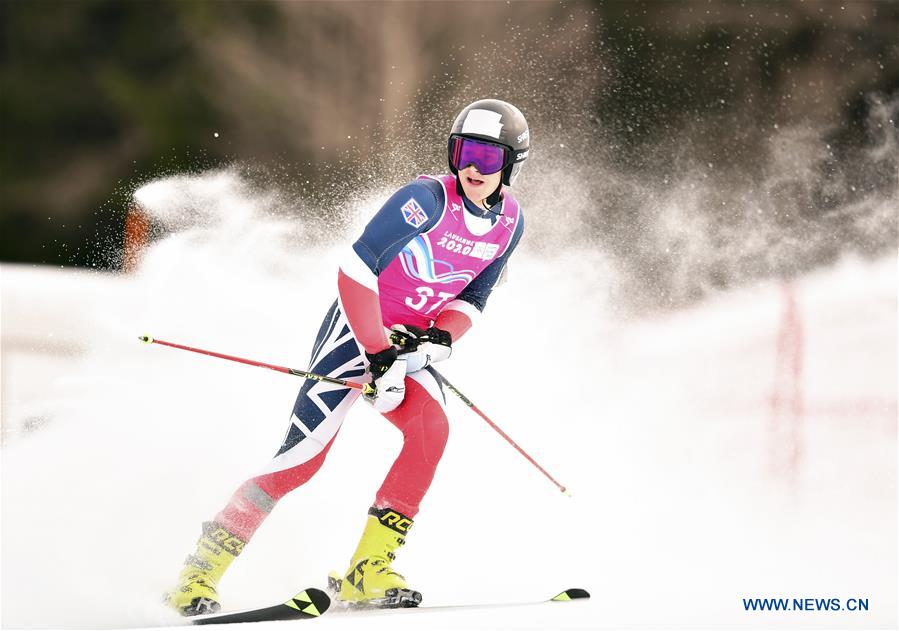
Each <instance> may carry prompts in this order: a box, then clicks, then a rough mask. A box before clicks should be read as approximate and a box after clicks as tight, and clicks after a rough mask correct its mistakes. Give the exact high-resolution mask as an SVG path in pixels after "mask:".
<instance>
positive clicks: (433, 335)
mask: <svg viewBox="0 0 899 631" xmlns="http://www.w3.org/2000/svg"><path fill="white" fill-rule="evenodd" d="M392 330H393V333H392V334H391V336H390V341H391V342H393V343H394V344H396V345H397V346H399V347H400V349H401V350H402V351H403V352H404V353H411V352H413V351H416V350H418V346H419V345H420V344H423V343H425V342H430V343H431V344H437V345H439V346H446V347H447V348H449V347H451V346H452V345H453V336H452V335H450V333H449V331H444V330H443V329H438V328H437V327H435V326H432V327H430V328H427V329H420V328H419V327H417V326H413V325H411V324H395V325H393V328H392Z"/></svg>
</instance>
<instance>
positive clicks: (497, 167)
mask: <svg viewBox="0 0 899 631" xmlns="http://www.w3.org/2000/svg"><path fill="white" fill-rule="evenodd" d="M450 156H451V157H452V165H453V166H454V167H455V168H456V169H458V170H460V171H461V170H462V169H464V168H465V167H467V166H468V165H469V164H473V165H474V166H475V168H476V169H477V170H478V173H480V174H482V175H490V174H491V173H496V172H498V171H502V170H503V168H504V167H505V166H506V163H507V162H508V159H509V151H508V149H506V148H505V147H503V146H502V145H495V144H493V143H491V142H484V141H482V140H474V139H473V138H465V137H463V136H452V137H451V138H450Z"/></svg>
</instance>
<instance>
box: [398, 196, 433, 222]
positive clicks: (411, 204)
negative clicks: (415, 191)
mask: <svg viewBox="0 0 899 631" xmlns="http://www.w3.org/2000/svg"><path fill="white" fill-rule="evenodd" d="M400 210H402V211H403V219H404V220H405V221H406V223H407V224H409V225H410V226H412V227H413V228H418V227H419V226H421V224H423V223H424V222H426V221H427V220H428V216H427V215H426V214H425V210H424V208H422V207H421V206H420V205H419V204H418V202H417V201H415V198H414V197H413V198H412V199H410V200H409V201H408V202H406V203H405V204H403V205H402V207H401V208H400Z"/></svg>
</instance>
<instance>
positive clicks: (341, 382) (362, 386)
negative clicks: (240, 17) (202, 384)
mask: <svg viewBox="0 0 899 631" xmlns="http://www.w3.org/2000/svg"><path fill="white" fill-rule="evenodd" d="M137 339H139V340H140V341H141V342H146V343H147V344H162V345H163V346H170V347H172V348H178V349H181V350H182V351H190V352H191V353H200V354H201V355H209V356H210V357H218V358H219V359H227V360H228V361H232V362H238V363H241V364H247V365H249V366H258V367H259V368H268V369H269V370H277V371H278V372H284V373H287V374H288V375H295V376H297V377H302V378H303V379H314V380H315V381H324V382H326V383H333V384H335V385H338V386H346V387H348V388H355V389H356V390H362V394H373V393H374V389H373V388H372V386H371V384H368V383H356V382H354V381H346V380H345V379H336V378H334V377H327V376H325V375H317V374H315V373H314V372H308V371H306V370H299V369H297V368H287V367H286V366H276V365H275V364H266V363H265V362H257V361H255V360H252V359H244V358H243V357H235V356H234V355H225V354H223V353H216V352H214V351H207V350H203V349H202V348H193V347H191V346H183V345H181V344H175V343H174V342H166V341H165V340H157V339H154V338H152V337H150V336H149V335H140V336H138V338H137Z"/></svg>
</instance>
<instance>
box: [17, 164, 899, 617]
mask: <svg viewBox="0 0 899 631" xmlns="http://www.w3.org/2000/svg"><path fill="white" fill-rule="evenodd" d="M193 183H194V184H197V185H196V186H194V185H192V180H191V179H190V178H187V179H184V178H182V179H180V180H177V181H176V180H166V181H164V182H162V183H159V182H157V183H155V184H154V186H155V187H156V188H149V189H144V190H142V191H139V192H138V198H139V199H140V197H141V194H143V196H144V198H143V203H144V204H145V206H146V207H147V208H148V209H149V210H150V211H151V212H156V211H159V212H158V215H157V216H160V217H161V216H163V215H165V216H166V217H167V218H171V217H173V216H175V215H177V216H178V217H180V218H181V219H182V220H183V221H179V222H175V223H177V229H176V230H173V231H172V232H171V233H170V234H169V235H168V236H167V237H166V238H164V239H162V240H160V241H157V242H155V243H154V244H153V245H152V246H151V247H150V248H149V249H148V251H147V252H146V254H145V256H144V259H143V263H142V265H141V266H140V268H139V269H138V270H137V271H136V272H135V273H134V274H132V275H130V276H124V275H108V274H97V273H95V274H90V273H86V272H79V271H71V270H51V269H43V268H35V267H23V266H15V265H3V267H2V272H0V275H2V308H3V311H2V324H3V339H2V343H3V436H4V442H3V448H2V474H3V478H2V511H3V514H2V601H0V602H2V623H3V626H4V627H7V628H53V627H65V628H113V627H153V626H174V625H177V624H179V623H181V620H180V619H178V618H177V616H175V615H174V614H172V613H170V612H168V611H167V610H166V609H165V608H164V607H162V606H161V605H160V604H158V603H159V597H160V595H161V594H162V592H163V591H164V590H165V589H166V588H168V587H169V586H171V584H172V582H173V581H174V579H175V577H176V575H177V573H178V570H179V568H180V565H181V562H182V561H183V559H184V557H185V556H186V554H187V553H188V552H189V551H190V550H191V549H192V546H193V543H194V541H195V540H196V537H197V536H198V534H199V529H200V523H201V522H202V521H203V520H206V519H209V518H210V517H212V515H214V513H215V512H216V511H217V510H218V509H219V508H221V506H222V505H223V504H224V503H225V502H226V501H227V499H228V498H229V496H230V494H231V493H232V491H233V490H234V489H235V488H236V487H237V485H238V484H239V483H240V482H242V481H243V480H244V479H245V478H246V477H248V476H250V475H252V474H253V473H254V472H255V471H256V470H258V469H260V468H261V467H262V466H263V465H264V464H265V463H266V462H267V461H268V459H269V458H270V457H271V456H272V455H273V454H274V452H275V450H276V449H277V447H278V445H279V444H280V442H281V438H282V436H283V433H284V431H285V430H286V428H287V424H288V418H289V415H290V410H291V406H292V404H293V400H294V397H295V394H296V390H297V388H298V387H299V385H300V384H299V381H298V380H297V379H296V378H293V377H289V376H286V375H282V374H277V373H274V372H270V371H266V370H259V369H253V368H250V367H245V366H240V365H237V364H233V363H229V362H225V361H221V360H216V359H210V358H206V357H201V356H198V355H193V354H190V353H184V352H181V351H176V350H172V349H166V348H163V347H148V346H146V345H144V344H141V343H139V342H138V340H137V336H138V335H141V334H145V333H148V334H151V335H153V336H155V337H158V338H160V339H166V340H171V341H175V342H181V343H185V344H188V345H193V346H199V347H204V348H210V349H214V350H218V351H220V352H225V353H229V354H234V355H241V356H246V357H252V358H256V359H259V360H261V361H268V362H271V363H276V364H282V365H288V366H294V367H298V368H305V367H306V362H307V360H308V353H309V351H310V348H311V344H312V341H313V338H314V335H315V332H316V331H317V328H318V324H319V321H320V319H321V317H322V315H323V313H324V311H325V309H327V307H328V306H329V305H330V303H331V301H332V300H333V297H334V277H335V270H336V264H337V261H338V259H339V256H340V253H341V248H342V247H345V244H341V243H340V242H339V240H335V239H330V240H329V239H322V238H320V234H319V233H318V232H316V230H315V227H314V226H309V225H303V224H302V223H300V222H297V221H293V220H291V221H288V220H287V219H285V218H284V217H279V216H277V215H276V214H272V213H269V212H267V208H268V206H266V204H268V203H269V202H270V201H271V200H268V201H266V202H265V203H264V204H263V203H261V202H260V201H259V198H258V197H256V196H254V193H253V191H251V190H246V189H245V188H243V187H241V186H239V185H238V184H237V183H236V181H235V180H234V178H233V177H231V176H227V175H224V176H219V179H215V178H213V177H210V176H206V177H201V178H196V179H194V180H193ZM185 187H186V188H185ZM185 200H188V201H185ZM376 201H377V199H375V200H360V203H359V210H358V215H357V217H356V224H355V225H354V227H353V229H352V230H351V231H350V234H351V235H354V234H356V231H357V230H358V228H359V227H360V226H361V225H362V222H363V221H364V218H365V217H366V216H367V214H369V213H370V212H371V211H372V210H373V207H374V204H375V203H376ZM197 208H203V209H204V214H203V215H202V220H201V221H190V218H192V217H193V218H195V217H197V216H198V215H197V210H196V209H197ZM163 211H164V212H163ZM166 213H168V214H166ZM169 225H173V224H171V223H170V224H169ZM510 271H511V273H510V281H509V282H508V283H507V284H506V285H505V286H504V287H503V288H502V289H501V290H498V291H497V292H496V293H495V295H494V297H493V298H492V299H491V303H490V305H489V307H488V310H487V312H486V314H485V317H484V319H483V320H482V322H481V323H480V324H479V326H478V327H477V328H475V329H473V330H472V331H471V333H470V334H469V335H467V336H466V337H465V339H464V340H462V341H461V342H460V343H459V344H458V347H457V351H456V353H455V354H454V356H453V358H452V359H451V360H449V361H448V362H446V364H445V365H444V366H442V367H441V369H442V371H443V372H444V374H445V375H446V376H447V377H448V378H449V379H450V380H451V381H452V382H453V383H454V384H456V385H457V386H458V387H459V388H460V389H461V390H462V391H463V392H464V393H465V394H466V395H467V396H468V397H469V398H471V399H472V400H473V401H474V402H475V403H476V404H477V405H478V406H479V407H481V408H482V409H483V410H484V411H485V412H486V413H487V414H489V415H490V416H491V417H492V418H494V420H495V421H496V422H497V423H498V424H499V425H500V426H501V427H503V428H504V429H505V430H506V431H507V432H508V433H509V434H511V435H512V437H513V438H515V439H516V440H517V441H518V442H519V444H521V445H522V446H523V447H524V448H525V449H526V450H528V451H530V452H531V453H532V455H534V457H535V458H537V460H538V461H540V462H541V463H542V464H543V465H544V466H545V467H546V468H547V469H548V470H549V471H550V472H551V473H552V474H553V475H554V476H555V477H556V478H558V479H559V480H560V481H561V482H563V483H564V484H566V485H569V486H570V487H571V489H572V491H573V497H571V498H568V497H565V496H564V495H562V494H561V493H559V492H558V490H557V489H556V488H555V487H553V486H552V485H551V484H550V483H549V482H547V481H546V480H545V479H544V478H543V477H542V476H541V475H540V474H539V473H538V472H537V471H536V470H534V469H533V468H532V467H531V466H530V465H529V464H528V463H527V462H525V461H524V460H523V459H522V458H521V457H520V456H519V455H518V454H517V453H516V452H515V451H513V450H512V449H511V448H510V447H509V446H508V445H506V444H505V443H504V442H503V441H502V439H500V438H499V437H498V436H497V435H496V434H494V433H493V431H492V430H491V429H490V428H489V427H487V426H486V425H485V424H484V423H483V421H481V420H480V419H479V418H478V417H477V416H475V415H474V414H472V413H471V412H470V411H469V410H468V409H467V408H465V407H464V406H463V405H462V404H461V403H460V402H458V401H455V400H453V399H452V396H451V395H449V398H450V400H449V403H448V405H449V410H450V420H451V434H450V441H449V445H448V447H447V451H446V454H445V456H444V459H443V461H442V463H441V466H440V468H439V469H438V473H437V477H436V479H435V482H434V484H433V486H432V488H431V491H430V493H429V494H428V497H427V498H426V500H425V502H424V504H423V506H422V511H421V513H420V514H419V516H418V519H417V520H416V525H415V528H414V529H413V531H412V533H411V534H410V537H409V539H408V545H407V546H406V547H405V548H404V549H403V550H402V551H401V554H400V556H399V559H398V561H397V564H396V566H397V568H398V569H399V570H400V571H402V572H403V573H404V574H405V575H406V576H407V577H409V578H410V580H411V581H412V582H413V584H414V586H415V587H416V588H418V589H420V590H421V591H422V592H423V593H424V595H425V599H426V603H427V604H431V605H442V604H458V603H492V602H507V601H508V602H520V601H528V600H539V599H543V598H546V597H549V596H551V595H553V594H555V593H556V592H558V591H560V590H561V589H564V588H568V587H584V588H586V589H588V590H589V591H590V592H591V593H592V594H593V598H592V599H591V600H590V601H588V602H577V603H566V604H559V603H549V604H543V605H537V606H528V607H516V608H500V609H498V608H487V609H478V610H462V611H457V610H451V611H441V610H436V611H427V612H425V611H420V612H411V613H409V612H401V613H390V614H386V615H385V614H383V613H375V614H367V615H354V616H325V617H324V618H322V619H321V620H318V621H315V622H314V623H310V624H315V625H317V627H316V628H323V629H324V628H328V629H337V628H340V629H345V628H346V629H351V628H352V629H357V628H358V629H363V628H364V629H366V631H369V630H371V629H387V628H390V629H405V628H416V629H418V628H427V629H550V628H552V629H588V628H640V629H644V628H658V627H666V628H691V629H692V628H722V627H728V628H747V627H753V628H757V627H765V628H795V627H805V628H808V627H815V628H835V627H836V628H884V627H895V626H896V623H897V614H896V609H897V539H896V535H897V513H896V501H897V485H896V479H897V470H896V466H897V460H896V453H897V449H896V398H897V366H896V348H897V314H896V308H897V304H896V293H897V269H896V261H895V259H887V260H880V261H861V260H857V259H844V260H842V261H841V262H840V263H839V264H837V265H836V266H835V267H833V268H831V269H822V270H819V271H817V272H815V273H813V274H810V275H808V276H806V277H804V278H801V279H797V280H795V281H794V282H793V284H792V288H793V289H792V291H793V292H794V295H795V298H796V301H797V302H796V304H797V310H798V311H797V313H798V316H799V317H798V322H799V326H800V327H801V334H802V351H803V355H802V359H803V364H802V372H801V376H800V380H799V384H798V387H799V389H800V391H801V394H802V397H803V413H802V415H801V418H797V419H793V418H792V417H790V416H789V415H781V416H780V417H772V414H771V407H770V398H771V396H772V392H774V391H776V390H778V388H779V387H781V386H783V384H780V385H779V384H778V383H777V382H778V379H783V378H785V377H783V374H782V373H783V371H782V370H780V369H779V366H780V364H781V363H782V362H783V358H782V357H779V356H778V350H777V348H778V346H777V340H778V336H779V333H780V332H781V328H782V326H783V322H784V316H783V314H784V288H783V286H782V284H781V283H780V282H777V281H771V282H767V283H761V284H758V285H755V286H751V287H745V288H743V289H740V290H738V291H733V292H730V293H722V294H720V295H717V296H714V297H712V298H709V299H707V300H706V301H705V302H703V303H701V304H698V305H695V306H694V307H692V308H689V309H684V310H681V311H678V312H671V313H667V314H662V315H658V316H655V317H653V318H647V319H634V318H626V317H624V316H623V315H621V314H620V313H619V312H618V311H617V310H616V309H615V308H614V306H613V305H612V304H611V303H610V300H609V296H610V295H611V293H612V292H611V285H612V283H614V280H615V271H614V269H613V266H612V265H611V264H610V263H609V261H608V260H606V258H605V257H604V256H603V254H602V253H601V252H598V251H569V252H559V253H555V254H553V253H547V252H542V253H540V254H539V255H538V254H536V253H528V252H527V251H525V252H523V253H521V254H520V255H516V260H514V261H513V265H512V266H511V268H510ZM788 385H789V384H788ZM790 387H792V386H790ZM791 423H795V425H791ZM777 424H780V426H779V425H777ZM783 424H787V425H788V426H787V427H783V426H782V425H783ZM793 430H795V432H796V436H797V437H798V438H797V443H798V444H797V446H798V448H799V450H800V451H799V454H800V456H799V460H798V464H797V466H796V468H795V469H794V470H784V469H783V468H781V467H776V466H772V463H773V462H778V461H782V460H783V452H784V450H785V449H788V448H789V447H790V444H788V442H789V441H788V439H787V438H784V436H790V435H791V434H790V432H791V431H793ZM399 439H400V436H399V434H398V432H396V430H394V429H393V428H392V426H390V425H389V424H388V423H386V422H384V421H383V420H382V419H380V417H379V416H378V415H377V414H376V413H374V412H373V411H372V410H370V409H368V408H367V407H365V406H364V405H361V404H360V405H359V406H357V408H355V409H354V410H353V412H352V413H351V414H350V416H349V417H348V419H347V421H346V423H345V425H344V428H343V430H342V432H341V435H340V437H339V438H338V440H337V443H336V444H335V447H334V449H333V450H332V451H331V454H330V455H329V458H328V462H327V463H326V465H325V466H324V467H323V469H322V470H321V472H320V473H319V474H318V475H317V476H316V477H315V478H314V479H313V480H312V481H311V482H310V483H309V484H307V485H306V486H305V487H303V488H301V489H299V490H298V491H296V492H295V493H293V494H291V495H290V496H288V497H287V498H285V499H284V500H283V501H282V502H281V503H280V504H279V506H278V507H277V508H276V510H275V512H274V513H273V515H272V516H271V518H270V519H269V520H268V521H267V522H266V523H264V524H263V526H262V527H261V528H260V530H259V531H258V533H257V535H256V537H255V538H254V539H253V541H252V543H251V545H249V546H248V547H247V549H246V551H245V553H244V554H243V555H242V557H241V558H240V559H239V560H238V561H237V562H236V563H235V565H234V566H233V568H232V569H231V571H230V572H229V573H228V574H227V576H226V578H225V580H224V582H223V584H222V585H221V594H222V597H223V599H224V600H225V604H226V606H227V607H228V608H229V609H232V608H233V609H239V608H246V607H253V606H261V605H268V604H271V603H272V601H273V600H274V601H277V600H281V599H284V598H287V597H289V596H290V595H292V594H293V593H294V592H295V591H297V589H299V588H302V587H305V586H310V585H322V584H323V583H324V579H325V576H326V575H327V573H328V571H329V570H331V569H338V570H342V569H343V566H344V565H345V564H346V563H347V562H348V560H349V555H350V553H351V552H352V550H353V549H354V546H355V543H356V541H357V537H358V535H359V531H360V529H361V527H362V525H363V522H364V519H365V513H366V509H367V507H368V506H369V504H370V503H371V500H372V498H373V496H374V492H375V490H376V489H377V487H378V486H379V484H380V482H381V480H382V478H383V474H384V473H385V472H386V470H387V468H388V466H389V464H390V463H391V462H392V458H393V454H394V453H396V452H397V451H398V448H399ZM757 597H758V598H764V597H789V598H805V597H813V598H840V599H842V600H843V601H844V602H845V600H846V599H847V598H850V597H861V598H868V599H869V603H870V610H869V611H868V612H861V613H859V612H840V613H833V612H818V613H812V612H787V613H784V612H781V613H748V612H745V611H744V609H743V605H742V599H743V598H757ZM250 628H258V629H263V628H270V629H276V628H277V629H283V628H286V625H285V624H284V623H260V624H256V625H253V627H250ZM310 628H311V627H310Z"/></svg>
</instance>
